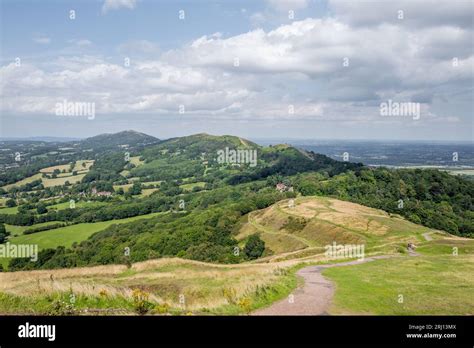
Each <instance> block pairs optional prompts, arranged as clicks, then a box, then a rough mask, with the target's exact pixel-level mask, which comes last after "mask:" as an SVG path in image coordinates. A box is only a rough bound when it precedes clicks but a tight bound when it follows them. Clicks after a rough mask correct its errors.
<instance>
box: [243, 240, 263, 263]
mask: <svg viewBox="0 0 474 348" xmlns="http://www.w3.org/2000/svg"><path fill="white" fill-rule="evenodd" d="M264 251H265V242H264V241H263V240H262V239H260V236H259V235H258V234H252V235H251V236H250V237H249V238H248V240H247V243H246V244H245V247H244V254H245V256H246V257H247V258H248V259H250V260H254V259H257V258H259V257H260V256H262V255H263V252H264Z"/></svg>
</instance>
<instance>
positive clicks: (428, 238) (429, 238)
mask: <svg viewBox="0 0 474 348" xmlns="http://www.w3.org/2000/svg"><path fill="white" fill-rule="evenodd" d="M423 237H425V239H426V240H427V241H428V242H429V241H432V240H433V237H431V236H430V233H423Z"/></svg>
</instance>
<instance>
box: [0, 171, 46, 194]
mask: <svg viewBox="0 0 474 348" xmlns="http://www.w3.org/2000/svg"><path fill="white" fill-rule="evenodd" d="M41 176H42V174H41V173H38V174H35V175H32V176H29V177H27V178H25V179H23V180H20V181H17V182H16V183H14V184H9V185H5V186H3V187H2V188H3V189H4V190H7V191H8V189H10V188H12V187H14V186H22V185H26V184H29V183H31V182H33V181H35V180H39V179H41Z"/></svg>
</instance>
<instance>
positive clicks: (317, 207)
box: [236, 197, 445, 260]
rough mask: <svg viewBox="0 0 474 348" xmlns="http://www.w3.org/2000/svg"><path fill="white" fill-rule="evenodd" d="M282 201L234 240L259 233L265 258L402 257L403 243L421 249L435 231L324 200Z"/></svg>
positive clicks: (249, 221)
mask: <svg viewBox="0 0 474 348" xmlns="http://www.w3.org/2000/svg"><path fill="white" fill-rule="evenodd" d="M293 202H294V206H292V207H290V206H289V203H290V200H284V201H281V202H278V203H277V204H274V205H272V206H270V207H268V208H266V209H263V210H259V211H255V212H251V213H249V214H248V215H247V217H246V218H245V219H244V220H243V221H244V222H243V224H242V225H241V226H240V227H239V230H238V231H237V235H236V238H237V239H238V240H243V239H245V238H246V237H247V236H248V235H250V234H252V233H259V234H260V236H261V238H262V239H263V240H264V241H265V243H266V254H267V255H268V256H269V257H267V258H266V259H265V260H267V259H274V260H279V259H282V258H283V257H285V258H298V257H301V256H303V255H305V256H307V255H311V254H318V253H321V252H324V246H325V245H328V244H331V243H333V242H336V243H337V244H364V245H365V252H366V253H368V254H373V255H376V254H393V253H398V252H402V253H403V252H405V250H406V245H407V244H408V243H414V244H415V245H423V244H424V243H425V242H426V239H425V237H424V236H423V235H424V234H427V233H428V234H430V235H431V236H432V238H433V237H436V236H439V237H441V236H444V235H445V234H444V233H443V232H440V231H436V230H432V229H429V228H427V227H423V226H420V225H416V224H414V223H412V222H409V221H407V220H405V219H403V218H401V217H400V216H397V215H393V214H388V213H386V212H384V211H382V210H378V209H373V208H368V207H365V206H362V205H359V204H355V203H351V202H345V201H341V200H337V199H333V198H326V197H300V198H296V199H294V200H293Z"/></svg>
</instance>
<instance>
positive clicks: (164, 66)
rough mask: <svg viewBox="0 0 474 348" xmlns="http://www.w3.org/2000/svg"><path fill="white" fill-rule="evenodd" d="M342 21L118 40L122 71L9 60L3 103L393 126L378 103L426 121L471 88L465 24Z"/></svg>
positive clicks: (113, 63) (93, 60)
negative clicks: (178, 42) (166, 41)
mask: <svg viewBox="0 0 474 348" xmlns="http://www.w3.org/2000/svg"><path fill="white" fill-rule="evenodd" d="M344 9H345V8H344ZM339 10H340V9H339ZM426 10H427V11H428V12H429V9H426ZM454 13H457V12H456V11H454ZM345 15H348V13H347V12H344V11H343V10H340V11H339V12H336V16H335V17H327V18H319V19H314V18H308V19H305V20H302V21H295V22H293V23H291V24H287V25H281V26H279V27H277V28H275V29H274V30H271V31H264V30H262V29H255V30H252V31H249V32H247V33H244V34H240V35H235V36H231V37H224V36H223V35H222V34H220V33H216V34H212V35H206V36H202V37H199V38H197V39H195V40H194V41H192V42H190V43H189V44H186V45H184V46H182V47H179V48H176V49H174V50H170V51H167V52H161V51H160V50H159V47H158V45H157V44H155V43H153V42H149V41H145V40H141V41H131V42H125V43H123V44H122V45H120V46H119V47H118V51H119V52H120V54H121V55H124V54H127V53H130V55H131V65H130V66H129V67H126V66H124V65H123V64H121V63H122V62H121V59H122V58H120V59H115V60H114V59H111V58H110V59H106V58H103V57H99V56H74V57H65V56H61V57H59V58H57V59H56V60H54V61H52V62H50V64H49V65H48V66H41V65H39V64H38V65H28V64H24V65H22V66H21V67H17V66H15V65H14V64H9V65H6V66H3V67H1V68H0V77H1V82H0V87H2V90H3V91H4V92H3V93H4V98H3V99H4V101H5V102H4V105H3V108H4V111H9V112H12V113H14V112H20V113H30V112H35V113H38V112H45V113H48V112H52V110H54V105H55V103H57V102H58V101H61V100H62V99H65V98H66V99H75V100H77V101H91V102H96V108H97V112H98V113H110V114H122V115H123V114H135V113H148V114H153V115H157V116H159V115H176V114H177V111H178V108H179V105H184V106H185V110H186V115H190V116H194V115H199V116H206V117H215V118H242V119H249V120H255V119H264V120H268V119H283V120H295V119H305V120H307V119H310V120H318V121H321V122H344V123H346V124H352V123H354V122H359V123H367V122H393V123H397V122H398V123H399V122H406V120H389V121H388V120H386V119H381V118H380V115H379V105H380V101H382V100H388V99H392V100H399V101H414V102H417V101H418V102H420V103H423V108H422V110H423V112H424V114H425V115H429V116H430V117H431V118H432V117H434V116H433V115H435V112H434V111H433V110H431V105H432V103H433V101H436V100H438V101H439V100H440V99H442V98H448V99H449V100H450V101H452V102H453V103H454V104H455V101H456V93H457V92H459V93H458V94H460V95H463V91H465V90H466V89H469V88H472V87H469V86H472V79H473V68H474V55H473V53H472V44H470V43H471V42H472V39H473V32H472V27H471V28H470V27H463V26H454V25H448V24H443V25H439V26H436V25H426V26H421V25H420V26H403V25H397V24H394V23H391V22H390V21H384V22H380V23H378V24H377V25H361V23H362V22H361V21H360V20H359V22H357V23H353V22H352V19H350V18H346V19H347V20H345V19H344V18H345V17H344V16H345ZM428 16H429V15H428ZM369 22H370V21H369ZM79 41H81V40H79ZM79 41H77V42H76V44H79ZM138 53H140V54H138ZM453 57H456V58H457V60H456V62H457V65H456V66H454V65H453ZM236 58H238V61H239V65H238V66H234V63H235V59H236ZM346 58H347V62H348V66H344V62H345V59H346ZM117 61H118V63H117ZM51 67H52V68H51ZM290 105H292V109H293V110H294V112H289V106H290ZM447 115H448V116H447V117H449V120H451V122H452V121H453V120H454V119H455V118H453V117H457V116H456V115H455V114H453V112H452V110H449V112H447ZM422 118H423V117H422ZM440 119H441V120H442V119H443V118H442V117H439V118H437V120H438V121H439V120H440ZM446 119H447V120H448V118H446Z"/></svg>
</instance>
